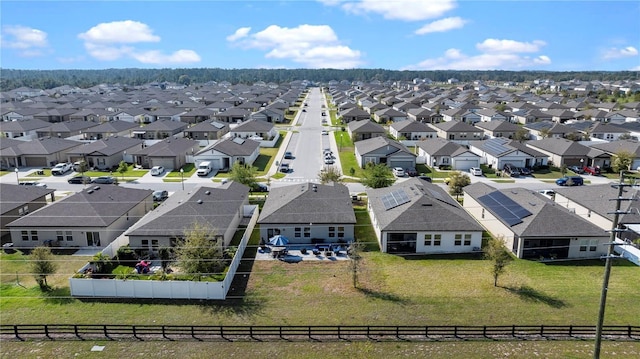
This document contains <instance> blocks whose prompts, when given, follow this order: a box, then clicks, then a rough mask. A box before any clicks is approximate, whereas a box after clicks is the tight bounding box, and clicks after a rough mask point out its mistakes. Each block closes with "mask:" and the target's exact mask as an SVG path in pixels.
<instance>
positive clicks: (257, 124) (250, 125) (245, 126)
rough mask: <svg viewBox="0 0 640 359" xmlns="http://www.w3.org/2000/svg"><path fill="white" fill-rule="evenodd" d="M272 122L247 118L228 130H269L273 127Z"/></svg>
mask: <svg viewBox="0 0 640 359" xmlns="http://www.w3.org/2000/svg"><path fill="white" fill-rule="evenodd" d="M273 127H274V126H273V123H271V122H267V121H262V120H249V121H244V122H242V123H241V124H239V125H238V126H237V127H236V128H234V129H233V130H231V131H230V132H232V133H233V132H269V131H271V130H272V129H273Z"/></svg>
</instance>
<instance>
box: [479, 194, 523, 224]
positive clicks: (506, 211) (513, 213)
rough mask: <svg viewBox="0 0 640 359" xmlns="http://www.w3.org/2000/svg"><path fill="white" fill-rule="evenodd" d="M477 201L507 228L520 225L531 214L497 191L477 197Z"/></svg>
mask: <svg viewBox="0 0 640 359" xmlns="http://www.w3.org/2000/svg"><path fill="white" fill-rule="evenodd" d="M478 201H479V202H480V203H482V205H484V206H485V207H486V208H487V209H489V211H491V212H492V213H494V214H495V215H496V216H498V217H499V218H500V219H501V220H502V221H504V222H505V223H507V224H508V225H509V226H515V225H516V224H519V223H522V219H523V218H525V217H528V216H530V215H531V214H532V213H531V212H529V211H528V210H527V209H526V208H524V207H522V206H521V205H519V204H518V203H516V202H515V201H514V200H512V199H511V198H509V197H507V196H506V195H505V194H504V193H502V192H498V191H494V192H491V193H489V194H486V195H484V196H481V197H478Z"/></svg>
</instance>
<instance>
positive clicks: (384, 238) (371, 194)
mask: <svg viewBox="0 0 640 359" xmlns="http://www.w3.org/2000/svg"><path fill="white" fill-rule="evenodd" d="M367 197H368V199H369V200H368V204H367V211H368V212H369V216H370V217H371V225H372V226H373V229H374V232H375V234H376V238H377V240H378V244H379V246H380V250H381V251H382V252H385V253H395V254H410V253H426V254H432V253H468V252H473V251H479V250H480V248H481V247H482V227H481V226H480V225H479V224H478V223H477V222H476V221H475V220H474V219H473V218H472V217H471V216H469V214H468V213H467V212H466V211H465V210H464V209H463V208H462V206H460V204H459V203H458V202H457V201H456V200H455V199H453V198H452V197H451V196H450V195H449V194H448V193H447V192H446V191H445V190H444V189H443V188H441V187H440V186H438V185H434V184H431V183H429V182H427V181H424V180H422V179H418V178H410V179H408V180H407V181H403V182H398V183H395V184H394V185H393V186H391V187H385V188H379V189H367Z"/></svg>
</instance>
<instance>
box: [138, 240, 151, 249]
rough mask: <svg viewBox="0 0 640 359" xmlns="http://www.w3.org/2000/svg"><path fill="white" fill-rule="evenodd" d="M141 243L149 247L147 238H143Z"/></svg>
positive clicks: (144, 246)
mask: <svg viewBox="0 0 640 359" xmlns="http://www.w3.org/2000/svg"><path fill="white" fill-rule="evenodd" d="M140 243H141V244H142V247H143V248H146V247H149V240H148V239H143V240H142V242H140Z"/></svg>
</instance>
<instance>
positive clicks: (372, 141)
mask: <svg viewBox="0 0 640 359" xmlns="http://www.w3.org/2000/svg"><path fill="white" fill-rule="evenodd" d="M385 146H390V147H393V148H395V149H396V150H397V151H395V153H397V152H405V153H407V154H411V155H413V156H415V154H414V153H413V152H411V150H409V149H408V148H407V147H406V146H405V145H403V144H402V143H400V142H398V141H394V140H392V139H389V138H386V137H383V136H379V137H373V138H369V139H366V140H362V141H357V142H356V143H355V147H356V151H358V153H359V154H360V155H364V154H366V153H370V152H371V151H375V150H377V149H379V148H382V147H385ZM387 153H391V152H390V151H387Z"/></svg>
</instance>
